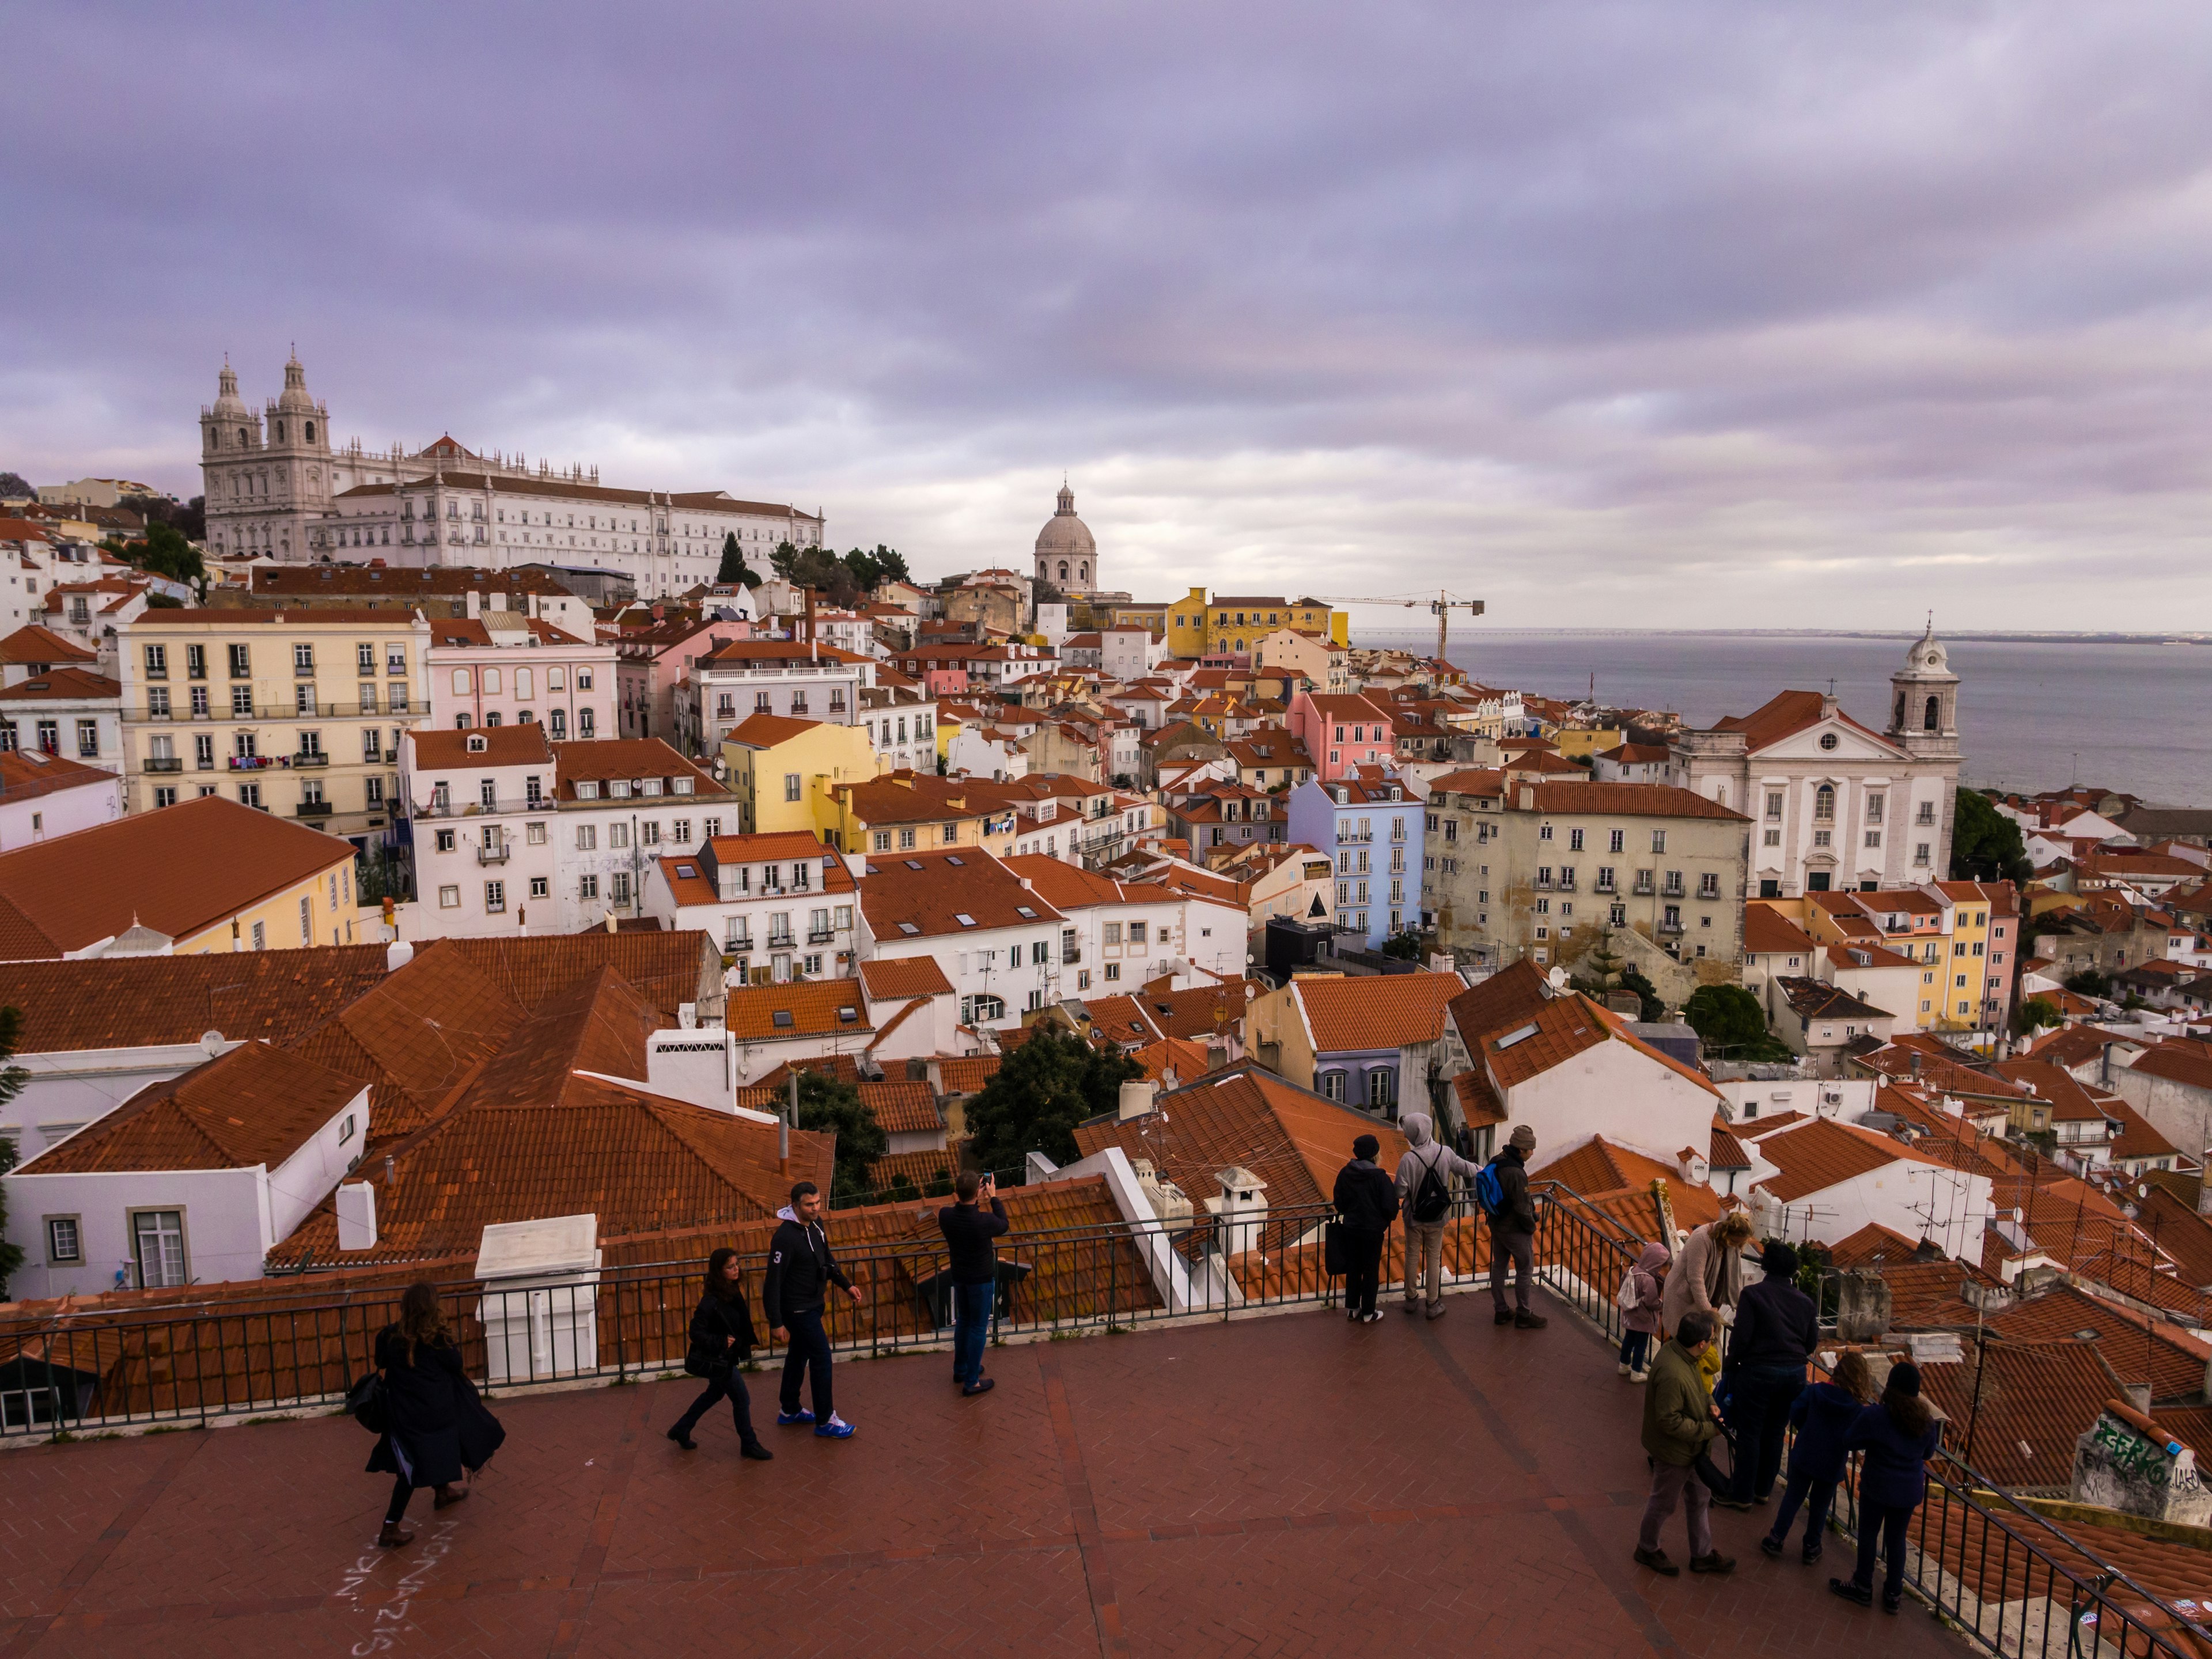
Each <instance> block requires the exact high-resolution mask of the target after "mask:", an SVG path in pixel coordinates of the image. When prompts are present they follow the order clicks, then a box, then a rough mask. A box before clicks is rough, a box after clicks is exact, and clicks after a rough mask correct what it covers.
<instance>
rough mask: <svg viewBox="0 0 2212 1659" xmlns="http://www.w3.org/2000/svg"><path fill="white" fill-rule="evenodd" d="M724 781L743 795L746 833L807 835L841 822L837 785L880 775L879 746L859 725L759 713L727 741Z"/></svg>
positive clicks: (740, 801) (741, 812) (741, 808)
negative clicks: (869, 739) (794, 832)
mask: <svg viewBox="0 0 2212 1659" xmlns="http://www.w3.org/2000/svg"><path fill="white" fill-rule="evenodd" d="M722 761H723V763H724V767H725V769H726V777H725V778H724V780H723V781H724V783H725V784H726V786H727V787H728V788H729V791H730V793H732V794H733V795H735V796H736V797H737V798H738V831H739V833H740V834H742V835H749V836H750V835H763V834H766V835H773V834H775V833H778V832H780V831H783V830H792V829H797V830H804V831H805V833H806V834H808V835H810V836H812V835H821V834H824V833H826V832H827V831H828V830H829V829H833V828H835V827H836V823H837V809H836V786H837V785H839V784H841V783H865V782H866V781H868V780H870V779H872V778H873V777H874V776H875V775H876V772H877V757H876V750H875V745H874V744H872V743H870V742H869V741H868V734H867V732H866V730H865V729H864V728H862V727H860V726H838V725H836V724H833V723H832V722H830V721H829V720H787V719H786V718H785V717H784V716H782V715H781V714H754V715H752V716H750V718H749V719H747V720H745V721H744V724H743V725H741V726H737V727H736V728H734V729H733V730H732V732H730V735H729V736H728V737H727V738H725V739H724V740H723V742H722Z"/></svg>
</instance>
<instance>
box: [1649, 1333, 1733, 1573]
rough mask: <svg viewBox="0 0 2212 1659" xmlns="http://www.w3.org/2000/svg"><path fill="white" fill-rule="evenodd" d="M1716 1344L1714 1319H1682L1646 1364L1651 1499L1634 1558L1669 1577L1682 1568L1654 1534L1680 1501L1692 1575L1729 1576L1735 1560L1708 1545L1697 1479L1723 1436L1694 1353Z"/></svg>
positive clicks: (1709, 1515)
mask: <svg viewBox="0 0 2212 1659" xmlns="http://www.w3.org/2000/svg"><path fill="white" fill-rule="evenodd" d="M1711 1340H1713V1322H1712V1320H1711V1317H1710V1316H1707V1315H1705V1314H1701V1313H1692V1314H1685V1315H1683V1316H1682V1322H1681V1323H1680V1325H1679V1326H1677V1327H1676V1328H1675V1330H1674V1340H1672V1341H1670V1342H1668V1344H1667V1345H1666V1346H1664V1347H1662V1348H1661V1349H1660V1350H1659V1357H1658V1358H1656V1359H1655V1360H1654V1361H1652V1362H1651V1376H1650V1382H1649V1383H1646V1384H1645V1386H1644V1451H1645V1452H1646V1453H1648V1454H1649V1455H1650V1459H1651V1497H1650V1501H1649V1502H1647V1503H1646V1504H1644V1529H1643V1531H1642V1532H1641V1533H1639V1534H1638V1536H1637V1541H1636V1559H1637V1561H1638V1564H1639V1565H1644V1566H1647V1567H1649V1568H1650V1569H1651V1571H1654V1572H1656V1573H1662V1574H1664V1575H1665V1576H1666V1577H1669V1578H1672V1577H1674V1576H1675V1575H1676V1574H1678V1573H1679V1572H1680V1571H1681V1569H1680V1567H1678V1566H1676V1565H1674V1563H1673V1562H1672V1561H1670V1560H1668V1559H1667V1552H1666V1551H1664V1550H1662V1549H1661V1548H1660V1547H1659V1529H1660V1528H1662V1526H1664V1525H1665V1524H1666V1522H1667V1517H1668V1516H1670V1515H1672V1514H1674V1509H1675V1506H1676V1505H1677V1504H1685V1502H1686V1507H1687V1509H1688V1511H1689V1522H1690V1571H1692V1572H1727V1571H1730V1570H1732V1569H1733V1568H1734V1567H1735V1558H1734V1557H1733V1556H1727V1555H1723V1554H1722V1553H1720V1552H1719V1551H1717V1550H1716V1549H1715V1548H1714V1547H1713V1495H1712V1493H1711V1492H1709V1491H1707V1490H1706V1488H1705V1482H1704V1481H1702V1480H1699V1479H1698V1470H1697V1463H1698V1455H1699V1453H1700V1452H1702V1451H1704V1450H1705V1448H1706V1447H1707V1446H1708V1445H1710V1444H1711V1443H1712V1441H1713V1440H1714V1438H1715V1437H1717V1435H1718V1434H1719V1433H1720V1431H1721V1426H1720V1419H1719V1416H1718V1415H1717V1413H1715V1412H1714V1410H1713V1397H1712V1395H1711V1394H1710V1393H1708V1392H1707V1391H1706V1389H1705V1378H1704V1377H1703V1376H1701V1375H1699V1370H1698V1356H1699V1354H1700V1353H1702V1352H1705V1345H1706V1344H1707V1343H1708V1342H1710V1341H1711Z"/></svg>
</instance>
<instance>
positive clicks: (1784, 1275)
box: [1759, 1238, 1797, 1279]
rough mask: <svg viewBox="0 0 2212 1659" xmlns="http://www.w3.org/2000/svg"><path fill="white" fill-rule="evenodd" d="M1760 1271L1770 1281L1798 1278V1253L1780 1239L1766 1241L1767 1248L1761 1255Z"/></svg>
mask: <svg viewBox="0 0 2212 1659" xmlns="http://www.w3.org/2000/svg"><path fill="white" fill-rule="evenodd" d="M1759 1269H1760V1271H1762V1272H1763V1273H1765V1275H1766V1276H1767V1277H1768V1278H1769V1279H1795V1278H1796V1277H1797V1252H1796V1250H1795V1249H1791V1248H1790V1246H1789V1245H1787V1244H1784V1243H1783V1242H1782V1241H1781V1240H1780V1239H1778V1238H1770V1239H1768V1240H1767V1241H1766V1248H1765V1249H1762V1250H1761V1251H1760V1252H1759Z"/></svg>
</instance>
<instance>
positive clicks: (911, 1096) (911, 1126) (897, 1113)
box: [860, 1079, 945, 1135]
mask: <svg viewBox="0 0 2212 1659" xmlns="http://www.w3.org/2000/svg"><path fill="white" fill-rule="evenodd" d="M860 1104H862V1105H863V1106H866V1108H867V1109H869V1110H870V1111H872V1112H873V1113H874V1114H875V1115H876V1122H877V1123H878V1126H880V1127H882V1129H883V1131H884V1133H886V1134H894V1135H898V1134H922V1133H927V1132H929V1131H930V1130H933V1129H942V1128H944V1127H945V1118H944V1116H943V1115H942V1114H940V1113H939V1111H938V1109H937V1097H936V1096H934V1095H933V1094H932V1093H930V1091H929V1085H927V1083H921V1082H915V1081H909V1080H908V1079H898V1080H896V1081H890V1080H888V1079H887V1080H885V1081H884V1082H881V1083H863V1084H861V1085H860Z"/></svg>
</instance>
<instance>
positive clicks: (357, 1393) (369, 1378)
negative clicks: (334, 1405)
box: [345, 1371, 392, 1434]
mask: <svg viewBox="0 0 2212 1659" xmlns="http://www.w3.org/2000/svg"><path fill="white" fill-rule="evenodd" d="M345 1408H346V1410H347V1411H348V1412H349V1413H351V1414H352V1417H353V1420H354V1421H355V1422H356V1423H358V1424H360V1425H362V1427H363V1428H364V1429H367V1430H368V1431H369V1432H370V1433H371V1434H382V1433H383V1432H384V1431H386V1429H388V1428H390V1427H391V1426H392V1422H391V1418H390V1415H389V1414H388V1413H386V1410H385V1401H384V1374H383V1373H382V1372H381V1371H370V1372H368V1374H367V1375H365V1376H362V1378H361V1379H360V1380H359V1381H357V1382H356V1383H355V1384H354V1385H353V1387H351V1388H350V1389H347V1390H346V1397H345Z"/></svg>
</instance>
